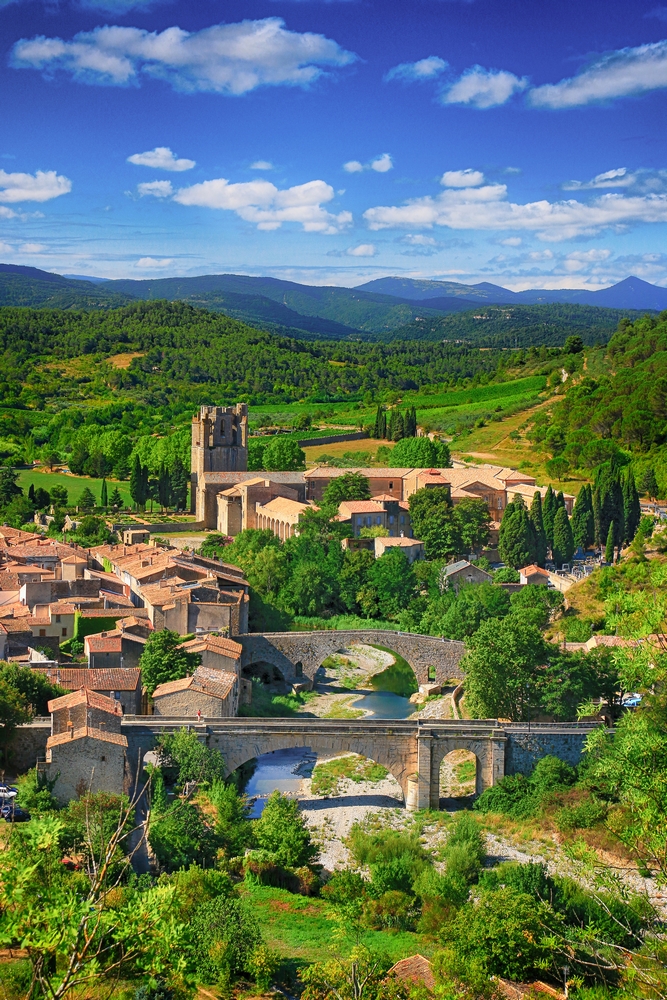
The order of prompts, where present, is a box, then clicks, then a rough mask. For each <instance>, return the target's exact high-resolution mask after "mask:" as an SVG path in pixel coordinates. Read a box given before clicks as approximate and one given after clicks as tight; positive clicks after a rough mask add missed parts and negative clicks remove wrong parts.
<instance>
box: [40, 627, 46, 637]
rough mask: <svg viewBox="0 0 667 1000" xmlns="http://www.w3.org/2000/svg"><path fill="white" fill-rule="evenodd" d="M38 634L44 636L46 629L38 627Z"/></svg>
mask: <svg viewBox="0 0 667 1000" xmlns="http://www.w3.org/2000/svg"><path fill="white" fill-rule="evenodd" d="M39 634H40V636H46V629H45V628H40V630H39Z"/></svg>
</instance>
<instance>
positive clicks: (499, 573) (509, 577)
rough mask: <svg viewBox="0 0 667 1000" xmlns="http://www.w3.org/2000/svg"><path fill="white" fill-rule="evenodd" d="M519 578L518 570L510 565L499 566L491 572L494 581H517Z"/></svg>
mask: <svg viewBox="0 0 667 1000" xmlns="http://www.w3.org/2000/svg"><path fill="white" fill-rule="evenodd" d="M519 580H520V577H519V571H518V570H516V569H513V567H512V566H501V568H500V569H497V570H496V571H495V573H494V574H493V582H494V583H496V584H497V583H518V582H519Z"/></svg>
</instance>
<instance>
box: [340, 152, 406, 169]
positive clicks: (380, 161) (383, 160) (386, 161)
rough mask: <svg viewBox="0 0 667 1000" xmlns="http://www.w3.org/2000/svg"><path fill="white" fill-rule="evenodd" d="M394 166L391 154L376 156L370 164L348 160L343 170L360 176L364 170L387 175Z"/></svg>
mask: <svg viewBox="0 0 667 1000" xmlns="http://www.w3.org/2000/svg"><path fill="white" fill-rule="evenodd" d="M393 166H394V161H393V159H392V157H391V153H382V154H381V156H376V157H375V159H374V160H370V162H369V163H361V161H360V160H348V161H347V163H344V164H343V170H345V171H346V172H347V173H348V174H360V173H362V172H363V171H364V170H375V172H376V173H378V174H386V173H387V171H388V170H391V169H392V168H393Z"/></svg>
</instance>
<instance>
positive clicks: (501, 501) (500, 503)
mask: <svg viewBox="0 0 667 1000" xmlns="http://www.w3.org/2000/svg"><path fill="white" fill-rule="evenodd" d="M502 509H503V498H502V497H498V510H502Z"/></svg>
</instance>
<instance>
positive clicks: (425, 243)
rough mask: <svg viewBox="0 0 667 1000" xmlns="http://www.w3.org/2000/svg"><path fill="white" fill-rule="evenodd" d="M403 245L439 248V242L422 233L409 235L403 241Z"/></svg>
mask: <svg viewBox="0 0 667 1000" xmlns="http://www.w3.org/2000/svg"><path fill="white" fill-rule="evenodd" d="M401 243H407V244H408V246H411V247H434V246H437V244H438V241H437V240H434V239H433V237H432V236H424V235H423V234H422V233H408V234H407V236H404V237H403V239H402V240H401Z"/></svg>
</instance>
